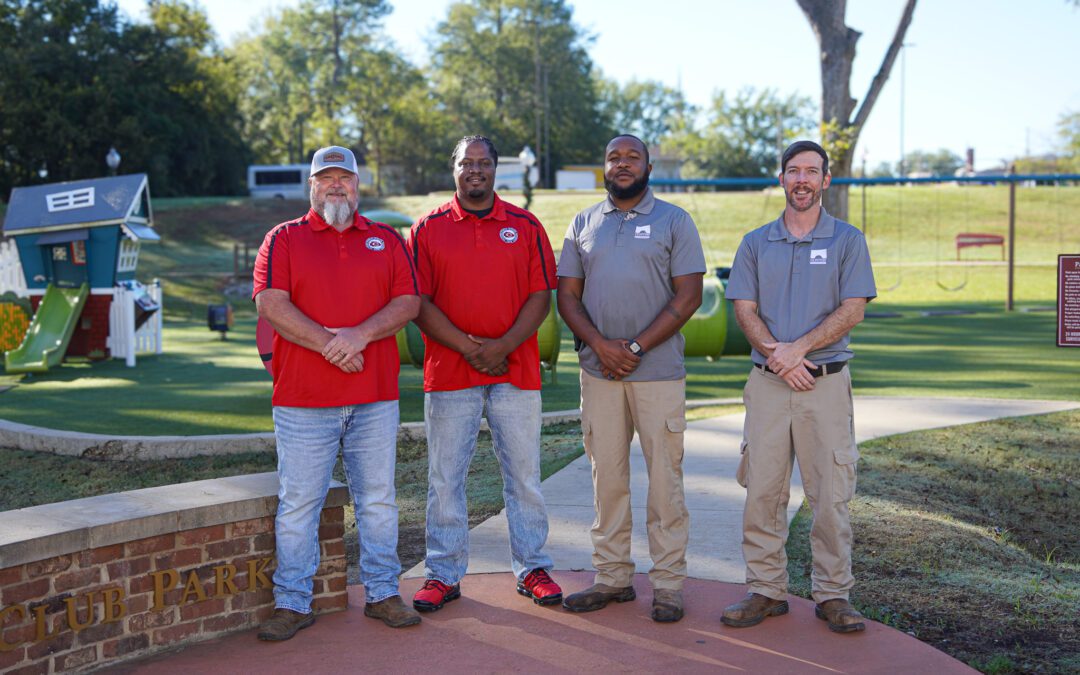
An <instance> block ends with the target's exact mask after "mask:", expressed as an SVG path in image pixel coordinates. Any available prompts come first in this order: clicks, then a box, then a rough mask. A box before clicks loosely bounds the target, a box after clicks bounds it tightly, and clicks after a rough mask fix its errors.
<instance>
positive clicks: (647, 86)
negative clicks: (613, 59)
mask: <svg viewBox="0 0 1080 675" xmlns="http://www.w3.org/2000/svg"><path fill="white" fill-rule="evenodd" d="M596 87H597V92H598V95H599V101H598V104H599V111H600V115H601V119H602V120H604V122H605V123H607V124H608V125H610V126H611V127H612V129H614V130H615V132H616V133H625V134H634V135H635V136H637V137H638V138H640V139H642V140H643V141H645V142H646V143H648V144H649V145H659V144H660V142H661V141H662V140H663V138H664V137H665V136H666V135H668V134H669V133H671V132H672V131H673V130H674V129H676V128H678V127H680V126H681V125H683V124H685V119H686V118H687V117H688V116H690V115H692V114H693V112H694V110H693V107H692V106H691V105H689V104H688V103H687V102H686V99H685V98H684V97H683V95H682V92H680V91H678V90H676V89H673V88H671V87H669V86H667V85H665V84H663V83H661V82H656V81H654V80H645V81H643V82H639V81H638V80H630V81H629V82H627V83H626V84H625V85H622V86H620V85H619V83H618V82H616V81H614V80H609V79H607V78H604V77H602V76H600V77H598V78H597V82H596Z"/></svg>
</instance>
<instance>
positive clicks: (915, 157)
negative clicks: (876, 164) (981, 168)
mask: <svg viewBox="0 0 1080 675" xmlns="http://www.w3.org/2000/svg"><path fill="white" fill-rule="evenodd" d="M962 166H964V160H963V159H962V158H961V157H960V155H958V154H956V153H955V152H952V151H951V150H946V149H945V148H942V149H940V150H938V151H937V152H924V151H922V150H913V151H912V152H909V153H907V155H905V156H904V164H903V166H900V165H897V167H896V173H897V175H904V174H905V173H906V174H907V175H911V174H913V173H928V174H930V175H931V176H952V175H953V174H955V173H956V170H957V169H959V168H960V167H962Z"/></svg>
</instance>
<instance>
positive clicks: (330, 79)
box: [233, 0, 390, 163]
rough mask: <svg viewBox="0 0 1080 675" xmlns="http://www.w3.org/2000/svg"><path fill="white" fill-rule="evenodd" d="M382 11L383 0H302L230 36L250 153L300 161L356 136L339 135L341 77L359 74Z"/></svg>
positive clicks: (343, 100) (344, 98)
mask: <svg viewBox="0 0 1080 675" xmlns="http://www.w3.org/2000/svg"><path fill="white" fill-rule="evenodd" d="M389 11H390V6H389V4H388V3H387V2H386V1H385V0H304V1H303V2H301V3H300V5H299V6H297V7H295V8H285V9H282V10H281V11H279V12H277V13H274V14H271V15H269V16H267V18H266V20H265V22H264V24H263V25H262V27H261V31H260V32H258V33H256V34H254V35H251V36H248V37H246V38H243V39H241V40H240V41H238V42H237V44H236V45H235V47H234V48H233V56H234V58H235V59H236V63H237V69H238V72H239V79H240V86H241V88H242V90H243V92H244V96H243V97H242V98H241V100H240V106H241V107H240V111H241V115H242V116H243V120H244V136H245V138H246V139H247V140H248V142H249V143H250V145H251V149H252V151H253V152H254V154H255V158H256V160H257V161H260V162H265V163H283V162H303V161H305V160H306V159H307V158H308V156H309V153H310V152H311V151H314V150H315V149H317V148H319V147H321V146H324V145H331V144H343V145H353V144H355V142H356V140H357V139H356V138H345V131H346V126H347V120H346V111H345V108H346V107H347V106H348V105H349V104H350V101H349V92H348V82H349V81H350V79H351V78H352V77H355V76H360V77H363V76H364V73H363V72H359V73H358V72H356V70H357V69H358V65H359V64H360V63H362V62H365V61H367V58H366V57H367V56H368V55H369V53H370V52H371V51H372V50H373V45H374V43H375V32H376V31H377V30H378V28H379V25H380V21H381V20H382V18H383V17H384V16H386V14H387V13H389ZM361 104H362V103H361ZM381 104H382V101H380V102H379V105H380V106H381ZM357 149H359V148H357ZM361 154H363V153H361Z"/></svg>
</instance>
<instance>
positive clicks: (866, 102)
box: [852, 0, 916, 129]
mask: <svg viewBox="0 0 1080 675" xmlns="http://www.w3.org/2000/svg"><path fill="white" fill-rule="evenodd" d="M915 2H916V0H907V4H905V5H904V13H903V14H902V15H901V16H900V23H899V24H898V25H897V26H896V34H895V35H894V36H893V39H892V42H891V43H890V44H889V49H888V50H887V51H886V52H885V58H884V59H883V60H882V62H881V67H880V68H878V71H877V75H874V79H873V80H872V81H871V82H870V89H869V90H868V91H867V92H866V96H865V97H863V100H862V104H860V105H859V111H858V112H857V113H855V119H854V120H853V121H852V125H853V126H855V127H857V128H858V129H862V126H863V124H865V123H866V118H868V117H870V110H871V109H872V108H873V107H874V103H875V102H876V101H877V97H878V94H880V93H881V89H882V88H883V87H884V86H885V82H886V81H887V80H888V79H889V73H891V72H892V67H893V63H894V62H895V61H896V55H897V54H899V53H900V48H901V47H903V46H904V36H905V35H906V34H907V29H908V26H909V25H911V17H912V15H914V13H915Z"/></svg>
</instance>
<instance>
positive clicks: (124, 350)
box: [107, 279, 165, 368]
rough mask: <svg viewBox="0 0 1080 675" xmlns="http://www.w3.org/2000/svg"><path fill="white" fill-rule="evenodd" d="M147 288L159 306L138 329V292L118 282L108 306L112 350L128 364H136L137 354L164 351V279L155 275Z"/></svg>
mask: <svg viewBox="0 0 1080 675" xmlns="http://www.w3.org/2000/svg"><path fill="white" fill-rule="evenodd" d="M146 292H147V293H149V295H150V297H151V298H153V299H154V301H155V302H157V304H158V310H157V311H156V312H154V313H153V315H151V317H150V319H149V320H147V322H146V323H144V324H143V325H142V326H141V327H140V328H139V330H135V295H136V292H134V291H131V290H128V289H127V288H125V287H124V286H116V287H115V288H114V290H113V301H112V305H111V306H110V307H109V338H108V340H107V344H108V347H109V351H110V352H111V353H112V357H113V358H114V359H124V362H125V363H126V364H127V366H128V367H129V368H131V367H134V366H135V355H136V354H146V353H154V354H160V353H161V352H162V344H161V326H162V320H161V317H162V314H163V313H164V310H165V308H164V306H163V305H162V299H161V298H162V296H161V281H159V280H157V279H154V281H153V283H150V284H147V285H146Z"/></svg>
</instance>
